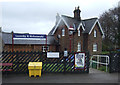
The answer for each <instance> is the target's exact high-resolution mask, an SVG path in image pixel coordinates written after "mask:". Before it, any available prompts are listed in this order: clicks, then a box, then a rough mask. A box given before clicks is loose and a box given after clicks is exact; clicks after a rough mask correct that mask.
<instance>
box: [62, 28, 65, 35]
mask: <svg viewBox="0 0 120 85" xmlns="http://www.w3.org/2000/svg"><path fill="white" fill-rule="evenodd" d="M62 36H65V29H64V28H63V29H62Z"/></svg>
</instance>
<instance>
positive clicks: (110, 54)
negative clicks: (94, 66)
mask: <svg viewBox="0 0 120 85" xmlns="http://www.w3.org/2000/svg"><path fill="white" fill-rule="evenodd" d="M109 56H110V57H109V59H110V60H109V73H112V68H111V65H112V64H111V61H112V59H111V58H112V53H111V52H110V53H109Z"/></svg>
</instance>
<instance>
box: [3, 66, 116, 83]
mask: <svg viewBox="0 0 120 85" xmlns="http://www.w3.org/2000/svg"><path fill="white" fill-rule="evenodd" d="M2 82H3V83H118V73H111V74H110V73H106V72H102V71H98V70H96V69H91V68H90V73H89V74H63V73H52V74H50V73H45V74H42V76H41V78H39V77H36V78H34V77H31V78H30V77H29V76H28V74H9V75H7V76H3V78H2Z"/></svg>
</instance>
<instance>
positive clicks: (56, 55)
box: [47, 52, 59, 58]
mask: <svg viewBox="0 0 120 85" xmlns="http://www.w3.org/2000/svg"><path fill="white" fill-rule="evenodd" d="M47 58H59V52H47Z"/></svg>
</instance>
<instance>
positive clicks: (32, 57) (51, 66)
mask: <svg viewBox="0 0 120 85" xmlns="http://www.w3.org/2000/svg"><path fill="white" fill-rule="evenodd" d="M0 60H1V61H2V63H13V66H12V69H13V72H14V73H26V72H28V63H29V62H43V65H42V72H43V73H46V72H53V73H89V53H87V52H86V57H85V68H84V69H80V70H75V69H74V63H75V62H74V53H69V54H68V56H67V57H66V58H65V57H64V54H63V53H60V57H59V58H47V53H43V52H39V51H38V52H37V51H34V52H33V51H32V52H18V51H17V52H11V51H9V52H8V51H6V52H4V51H3V52H2V57H0ZM3 68H4V69H5V68H6V66H4V67H3Z"/></svg>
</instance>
